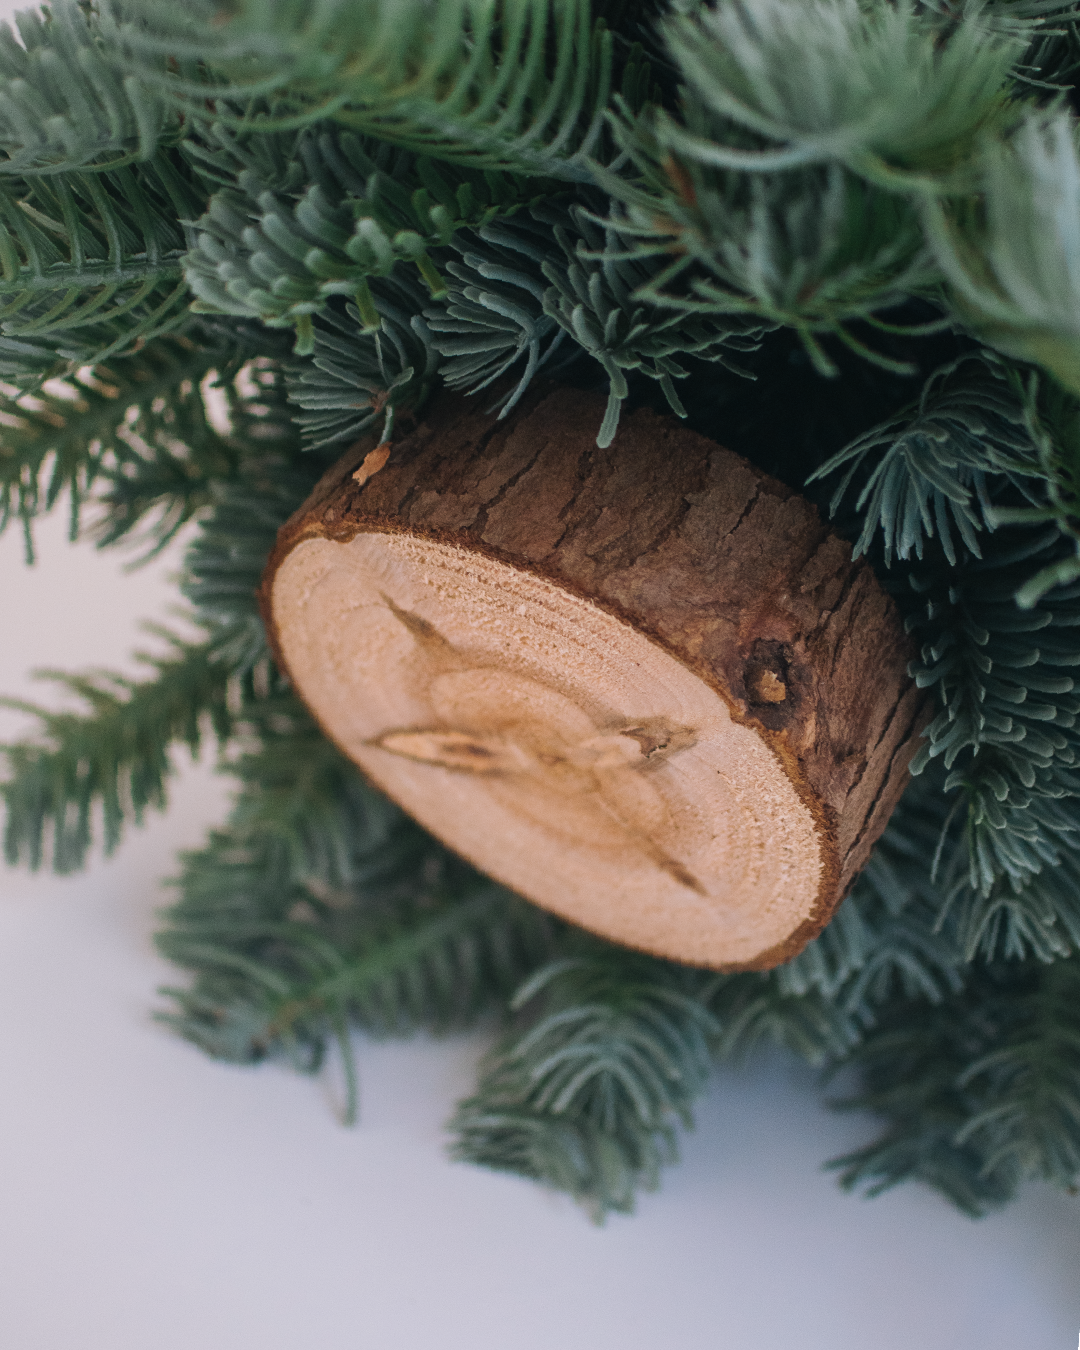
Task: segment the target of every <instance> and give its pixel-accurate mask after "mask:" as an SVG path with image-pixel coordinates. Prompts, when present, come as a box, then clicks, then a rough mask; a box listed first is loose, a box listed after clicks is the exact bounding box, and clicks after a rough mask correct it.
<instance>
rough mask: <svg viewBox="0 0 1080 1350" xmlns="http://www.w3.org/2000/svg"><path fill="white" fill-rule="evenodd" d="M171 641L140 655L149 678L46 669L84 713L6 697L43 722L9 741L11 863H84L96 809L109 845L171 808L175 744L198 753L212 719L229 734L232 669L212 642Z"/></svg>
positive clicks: (7, 839)
mask: <svg viewBox="0 0 1080 1350" xmlns="http://www.w3.org/2000/svg"><path fill="white" fill-rule="evenodd" d="M165 636H168V635H165ZM170 644H171V649H170V650H169V652H168V653H167V654H166V655H165V656H163V657H150V656H146V657H143V658H142V659H143V661H144V663H145V664H146V665H148V666H149V667H150V668H151V669H152V670H153V672H154V675H153V678H152V679H148V680H132V679H129V678H127V677H124V676H120V675H110V674H107V673H103V674H96V675H85V676H78V675H65V674H63V673H62V672H58V671H45V672H42V675H43V677H44V678H48V679H50V680H52V681H54V682H56V683H58V684H60V685H61V686H62V687H63V688H65V689H66V690H67V691H68V692H69V693H71V694H74V695H75V696H76V697H77V698H79V699H81V700H82V701H83V703H84V704H85V705H86V708H87V711H85V712H54V711H50V710H47V709H45V708H41V707H38V706H37V705H35V704H32V703H27V702H25V701H23V700H16V699H8V700H5V706H6V707H9V708H14V709H16V710H17V711H21V712H28V713H32V714H34V715H35V716H36V717H37V718H38V722H39V727H40V730H39V734H38V736H37V738H35V739H31V740H26V741H22V742H18V743H15V744H12V745H6V746H4V747H3V754H4V755H5V757H6V759H7V762H8V768H9V774H8V777H7V778H6V779H5V781H4V782H3V783H2V784H0V793H2V794H3V798H4V805H5V812H6V823H5V829H4V852H5V856H6V858H7V860H8V862H9V863H20V862H22V863H26V864H27V865H28V866H30V867H32V868H38V867H40V866H41V865H42V863H43V862H45V861H46V858H47V859H48V863H49V866H50V867H51V868H52V870H53V871H54V872H57V873H59V874H61V875H64V874H66V873H69V872H74V871H77V870H78V869H79V868H80V867H82V866H83V865H84V864H85V862H86V856H87V853H88V852H89V850H90V848H91V846H92V844H93V842H94V811H95V808H100V809H101V812H102V846H103V848H104V850H105V852H106V853H111V852H112V851H113V850H114V849H115V848H116V846H117V845H118V844H119V842H120V839H121V836H122V834H123V829H124V825H125V824H126V823H127V822H128V821H131V822H133V823H135V824H138V823H140V822H141V820H142V818H143V816H144V815H145V813H146V810H147V808H148V807H149V808H153V809H154V810H159V811H160V810H164V808H165V806H166V803H167V787H166V784H167V780H168V779H169V777H170V776H171V775H172V773H173V760H172V756H171V753H170V749H171V746H172V745H173V744H174V742H179V743H182V744H184V745H186V746H187V747H188V749H189V750H190V751H191V753H192V754H197V753H198V751H199V749H200V747H201V746H202V744H203V741H204V739H205V737H206V733H207V728H208V726H209V728H210V729H211V730H212V733H213V735H214V736H215V737H216V738H217V740H218V742H219V743H221V742H224V740H225V739H226V738H227V737H228V736H229V735H230V734H231V732H232V730H233V728H234V725H235V717H234V711H233V709H234V707H235V699H230V685H231V684H232V683H233V681H232V680H231V673H230V671H229V669H228V667H227V666H225V665H224V664H222V663H221V662H220V661H215V660H214V653H213V650H212V648H211V646H210V644H208V643H191V642H186V641H182V640H181V639H179V638H171V639H170Z"/></svg>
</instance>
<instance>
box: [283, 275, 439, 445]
mask: <svg viewBox="0 0 1080 1350" xmlns="http://www.w3.org/2000/svg"><path fill="white" fill-rule="evenodd" d="M369 301H370V305H371V309H370V311H369V313H368V314H365V312H364V311H362V310H361V309H360V308H359V307H358V306H357V305H355V304H351V303H350V304H345V305H341V304H336V305H333V306H331V307H330V308H328V309H327V310H326V311H325V313H323V314H321V315H320V316H319V317H318V318H316V319H315V320H314V322H313V323H312V325H311V329H310V339H305V340H304V343H305V346H306V345H307V343H308V341H310V348H311V353H312V359H311V360H310V361H302V362H300V361H297V362H295V363H293V364H292V365H291V366H290V369H289V398H290V399H291V400H292V402H293V403H294V404H295V405H296V407H297V408H299V409H300V411H299V412H298V413H297V414H296V419H297V422H298V423H299V425H300V427H301V429H302V431H303V435H304V441H305V444H306V445H307V446H308V448H309V449H311V450H324V449H326V448H328V447H331V446H335V445H336V446H339V447H341V448H344V446H345V445H347V444H348V442H350V441H354V440H355V439H356V438H357V437H358V436H360V435H362V434H363V433H364V432H366V431H368V430H369V429H375V428H378V430H379V435H380V439H381V440H382V441H386V440H389V439H390V434H391V432H392V430H393V426H394V418H395V416H396V414H397V412H398V410H399V409H401V410H404V411H408V412H413V411H418V410H419V409H420V408H421V407H422V406H423V404H424V401H425V400H426V399H427V397H428V395H429V394H430V393H431V391H432V388H433V386H434V381H435V377H436V374H437V372H438V369H439V353H438V351H437V350H436V348H435V346H434V342H433V338H432V334H431V332H430V331H429V329H428V327H427V324H426V323H425V321H424V319H423V317H421V315H420V314H419V313H417V309H418V308H419V306H420V305H422V304H423V297H422V295H421V293H420V290H419V287H418V286H417V285H416V284H415V283H413V282H410V280H409V278H408V276H407V275H406V276H402V277H400V278H395V277H386V278H383V279H381V280H379V281H376V282H373V283H372V287H371V290H370V292H369ZM372 316H373V317H374V319H375V320H376V321H377V325H378V326H372V324H371V323H370V321H369V320H370V318H371V317H372Z"/></svg>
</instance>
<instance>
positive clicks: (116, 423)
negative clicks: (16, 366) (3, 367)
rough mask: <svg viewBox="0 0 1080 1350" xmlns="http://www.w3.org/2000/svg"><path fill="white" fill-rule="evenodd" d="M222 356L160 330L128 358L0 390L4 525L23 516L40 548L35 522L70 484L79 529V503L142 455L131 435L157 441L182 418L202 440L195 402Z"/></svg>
mask: <svg viewBox="0 0 1080 1350" xmlns="http://www.w3.org/2000/svg"><path fill="white" fill-rule="evenodd" d="M219 360H220V353H218V352H215V351H213V350H207V349H205V348H202V347H199V346H196V344H194V343H193V342H191V341H189V340H184V339H176V338H162V339H159V340H158V341H157V342H153V343H150V344H148V345H147V346H145V347H143V348H142V349H141V351H139V352H138V353H136V354H135V355H133V356H131V357H129V358H128V359H127V360H125V361H121V362H116V363H115V364H114V365H113V366H98V367H96V368H91V369H84V370H80V371H77V372H75V373H72V374H69V375H67V376H66V377H65V379H64V380H63V381H62V382H60V383H58V384H54V385H52V386H50V387H49V388H47V389H41V390H38V391H37V392H36V393H34V394H28V393H20V391H19V390H18V389H10V388H9V389H8V390H7V391H6V392H2V393H0V412H2V414H3V423H4V425H3V430H2V431H0V529H3V528H6V527H7V526H8V525H9V524H10V523H11V522H13V521H20V522H21V523H22V525H23V527H24V530H25V531H26V535H27V544H28V551H29V552H30V554H31V556H32V546H31V536H30V526H31V522H32V521H33V519H34V517H35V516H38V515H40V514H41V513H42V512H44V511H48V510H50V509H51V508H52V507H53V506H54V505H55V504H56V503H57V501H58V500H59V499H60V497H61V495H62V494H64V493H65V492H66V493H67V494H68V496H69V501H70V508H71V525H72V530H71V533H72V537H73V538H74V536H75V534H76V533H77V531H78V526H79V518H80V510H81V508H82V506H83V505H84V504H85V502H86V501H87V499H88V497H89V496H90V494H91V493H92V492H93V491H94V490H95V489H97V488H98V487H100V486H101V478H102V476H103V475H107V474H108V473H109V472H113V473H117V472H121V470H120V466H121V465H124V464H127V463H128V462H129V461H130V460H131V459H133V458H135V457H136V456H137V452H136V450H135V449H133V442H134V444H135V445H138V444H139V443H140V442H141V444H142V445H144V446H150V445H156V444H158V443H159V441H160V439H161V437H162V435H163V434H164V433H166V431H168V432H169V433H170V434H171V432H172V429H173V427H174V425H175V424H176V423H179V424H180V425H184V426H185V431H186V432H187V434H188V435H189V438H190V439H197V438H195V437H191V427H190V421H191V418H192V412H191V405H193V404H194V403H197V404H198V407H199V409H201V408H202V402H201V398H200V395H199V385H200V383H201V381H202V380H203V379H204V378H205V377H206V375H207V374H208V372H209V371H210V370H211V369H213V367H214V365H215V364H216V363H217V362H218V361H219ZM196 416H197V414H196ZM185 424H186V425H185ZM214 439H215V442H216V440H217V438H216V437H215V438H214ZM166 453H168V454H170V455H172V454H173V453H174V452H173V450H172V449H167V450H166ZM138 457H139V458H141V457H142V456H141V455H138ZM187 477H188V481H190V478H191V475H190V473H189V474H188V475H187ZM115 531H116V525H110V531H109V532H110V533H114V532H115Z"/></svg>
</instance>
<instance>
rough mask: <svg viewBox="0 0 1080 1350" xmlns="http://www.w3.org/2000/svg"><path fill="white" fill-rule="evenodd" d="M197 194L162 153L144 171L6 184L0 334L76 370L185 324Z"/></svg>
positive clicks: (2, 187) (0, 232)
mask: <svg viewBox="0 0 1080 1350" xmlns="http://www.w3.org/2000/svg"><path fill="white" fill-rule="evenodd" d="M201 205H202V197H201V194H200V192H199V190H198V188H197V186H196V185H195V184H194V183H192V182H191V181H190V179H189V178H188V177H187V176H186V175H185V174H183V173H181V172H179V171H178V168H177V166H176V165H175V164H174V163H173V162H172V161H171V160H170V158H169V157H168V156H167V155H165V154H164V153H162V154H160V155H158V156H157V158H155V159H154V160H153V161H151V162H149V163H147V164H139V165H134V166H129V167H127V168H121V169H116V170H110V171H109V172H100V173H63V174H55V175H52V176H49V177H44V178H37V179H33V180H31V181H30V183H28V184H27V185H25V186H22V185H20V184H18V183H17V182H15V183H12V182H8V183H4V182H2V181H0V272H2V276H0V325H2V328H3V332H4V334H6V335H7V336H9V337H12V338H17V339H18V338H23V339H27V338H29V339H35V338H43V339H45V340H46V342H47V343H49V344H51V345H52V346H53V347H54V348H55V352H56V354H57V356H59V357H63V358H64V359H65V360H67V361H69V362H72V363H74V364H76V365H82V364H93V363H95V362H98V361H104V360H107V359H108V358H109V357H111V356H113V355H116V354H123V353H125V352H127V351H129V350H130V349H132V348H134V347H135V346H136V345H139V344H141V343H144V342H148V341H150V340H151V339H152V338H154V337H156V336H159V335H161V334H162V333H165V332H168V331H171V330H174V329H175V328H177V327H178V326H179V325H180V324H181V323H182V322H183V321H184V319H185V318H186V311H187V303H188V302H187V295H186V288H185V286H184V283H183V279H182V267H181V259H182V256H183V252H184V246H185V239H184V231H183V228H182V226H181V224H180V221H181V220H183V219H186V218H190V217H192V216H194V215H196V214H197V213H198V211H199V210H200V209H201Z"/></svg>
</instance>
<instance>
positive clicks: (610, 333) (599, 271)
mask: <svg viewBox="0 0 1080 1350" xmlns="http://www.w3.org/2000/svg"><path fill="white" fill-rule="evenodd" d="M534 215H536V216H537V217H540V218H546V219H547V220H548V221H549V222H550V223H552V224H553V225H554V235H555V238H556V240H557V241H558V243H559V245H560V247H561V248H562V251H563V253H564V254H565V255H566V256H565V261H563V260H558V261H556V260H548V261H546V262H545V263H544V264H543V272H544V276H545V277H546V278H547V279H548V281H550V282H551V283H552V289H551V290H549V291H548V293H547V294H546V295H545V296H544V310H545V313H548V314H550V315H551V316H552V317H553V318H554V319H555V320H556V322H557V323H558V324H559V326H560V327H561V328H562V329H563V330H564V331H565V332H566V333H567V334H568V335H569V336H570V337H572V338H573V339H574V341H575V342H577V344H578V345H579V346H580V347H582V348H583V349H584V350H585V351H586V352H587V353H588V354H589V355H590V356H591V357H592V358H593V360H595V361H597V362H598V363H599V364H600V365H601V366H602V367H603V369H604V371H605V372H606V374H607V376H608V379H609V381H610V384H609V394H608V407H607V413H606V415H605V417H604V421H603V424H602V426H601V428H600V432H599V434H598V436H597V440H596V443H597V445H599V446H600V447H601V448H603V447H605V446H608V445H610V444H611V442H612V440H613V439H614V437H615V431H616V429H617V427H618V422H619V413H620V409H621V406H622V403H623V400H624V399H625V398H626V397H627V395H628V393H629V386H628V385H627V382H626V375H625V372H626V371H628V370H640V371H641V372H642V374H644V375H647V376H648V377H649V378H650V379H653V380H656V381H657V382H658V383H659V385H660V388H661V390H662V391H663V394H664V397H665V398H666V400H667V403H668V406H669V407H670V408H671V410H672V412H674V413H675V415H676V416H678V417H685V416H686V410H685V409H684V408H683V405H682V403H681V401H680V399H679V396H678V394H677V393H676V391H675V386H674V384H673V381H674V380H682V379H686V377H687V376H688V375H689V373H690V372H689V371H688V370H687V368H686V367H685V366H683V365H680V363H679V361H678V359H677V358H678V357H679V356H686V357H697V358H698V359H699V360H702V361H710V362H715V363H718V364H719V365H722V366H724V367H725V368H726V369H727V370H729V371H732V372H733V373H735V374H738V375H743V376H746V375H747V374H748V372H747V371H745V370H743V369H741V368H740V367H739V366H737V365H735V364H734V363H733V360H732V357H733V356H734V354H735V353H737V352H749V351H754V350H756V348H757V341H756V339H757V338H758V337H759V336H760V335H761V333H762V331H763V328H764V325H762V324H760V323H755V322H754V321H753V320H750V321H749V322H747V321H746V320H740V319H737V318H734V317H729V316H725V318H724V319H719V316H715V315H710V316H709V317H708V318H705V317H703V316H700V315H697V314H685V313H672V312H670V310H669V311H664V310H661V309H657V308H656V306H655V305H654V304H651V303H650V302H649V301H647V300H643V299H642V298H641V297H642V295H643V294H644V293H645V292H646V291H647V288H648V287H649V284H650V283H651V282H652V280H653V277H654V275H655V271H656V268H655V265H652V266H650V262H649V260H647V259H645V258H642V257H640V256H638V257H634V256H632V254H628V241H627V240H625V239H623V238H622V236H620V235H619V234H618V232H617V231H615V230H614V229H612V228H611V226H610V225H608V226H607V227H601V226H600V224H599V223H598V222H596V221H595V220H594V219H593V218H592V217H591V216H590V213H589V212H587V211H586V210H585V209H584V208H582V207H580V206H572V207H570V208H569V211H568V212H567V215H568V217H569V218H568V220H566V221H565V222H559V221H557V220H554V219H553V217H552V214H551V212H550V211H549V212H546V213H542V212H541V211H535V212H534Z"/></svg>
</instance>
